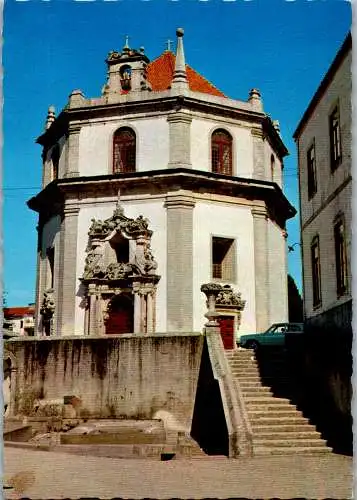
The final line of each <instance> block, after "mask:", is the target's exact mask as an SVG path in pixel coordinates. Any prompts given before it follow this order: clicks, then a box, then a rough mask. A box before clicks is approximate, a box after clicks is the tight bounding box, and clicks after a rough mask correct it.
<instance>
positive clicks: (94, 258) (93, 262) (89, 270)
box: [83, 248, 103, 279]
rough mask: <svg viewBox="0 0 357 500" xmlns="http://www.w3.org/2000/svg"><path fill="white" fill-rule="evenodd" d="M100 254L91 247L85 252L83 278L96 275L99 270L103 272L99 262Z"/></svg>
mask: <svg viewBox="0 0 357 500" xmlns="http://www.w3.org/2000/svg"><path fill="white" fill-rule="evenodd" d="M100 258H101V254H100V253H99V252H98V251H96V249H95V248H91V249H90V250H89V252H88V253H87V257H86V260H85V266H84V273H83V278H84V279H89V278H94V277H95V276H98V275H99V274H100V273H101V272H103V270H102V268H101V266H100V264H99V262H100Z"/></svg>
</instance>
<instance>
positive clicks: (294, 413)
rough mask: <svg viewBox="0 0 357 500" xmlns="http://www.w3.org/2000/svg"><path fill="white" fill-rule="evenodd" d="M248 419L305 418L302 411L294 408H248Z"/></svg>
mask: <svg viewBox="0 0 357 500" xmlns="http://www.w3.org/2000/svg"><path fill="white" fill-rule="evenodd" d="M247 413H248V417H249V418H250V419H260V418H264V417H293V418H294V417H303V415H302V413H301V411H298V410H295V409H294V408H291V409H290V408H289V409H285V408H277V409H274V410H268V411H267V410H265V409H261V410H251V409H250V408H247Z"/></svg>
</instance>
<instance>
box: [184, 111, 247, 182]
mask: <svg viewBox="0 0 357 500" xmlns="http://www.w3.org/2000/svg"><path fill="white" fill-rule="evenodd" d="M218 128H223V129H224V130H227V132H229V133H230V134H231V136H232V137H233V175H235V176H237V177H248V178H251V177H252V172H253V142H252V136H251V133H250V129H249V128H245V127H240V126H238V125H234V124H227V123H224V122H222V123H221V122H219V121H218V120H209V119H202V118H201V119H200V118H193V119H192V123H191V163H192V168H193V169H196V170H204V171H206V172H211V171H212V168H211V136H212V133H213V132H214V131H215V130H216V129H218Z"/></svg>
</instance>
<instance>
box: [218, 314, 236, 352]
mask: <svg viewBox="0 0 357 500" xmlns="http://www.w3.org/2000/svg"><path fill="white" fill-rule="evenodd" d="M218 322H219V326H220V329H221V337H222V342H223V346H224V348H225V349H233V348H234V316H220V317H219V318H218Z"/></svg>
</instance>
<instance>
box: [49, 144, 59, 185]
mask: <svg viewBox="0 0 357 500" xmlns="http://www.w3.org/2000/svg"><path fill="white" fill-rule="evenodd" d="M59 159H60V149H59V146H58V144H56V145H55V146H54V147H53V149H52V154H51V161H52V180H55V179H57V178H58V166H59Z"/></svg>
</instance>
